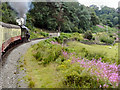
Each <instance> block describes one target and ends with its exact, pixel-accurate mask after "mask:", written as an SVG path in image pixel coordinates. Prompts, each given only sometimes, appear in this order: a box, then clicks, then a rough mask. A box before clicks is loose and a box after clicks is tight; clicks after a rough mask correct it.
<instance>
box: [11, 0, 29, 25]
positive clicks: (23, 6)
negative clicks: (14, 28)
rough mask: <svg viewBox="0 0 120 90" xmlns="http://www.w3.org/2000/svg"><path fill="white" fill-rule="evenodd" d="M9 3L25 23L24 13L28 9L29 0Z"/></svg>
mask: <svg viewBox="0 0 120 90" xmlns="http://www.w3.org/2000/svg"><path fill="white" fill-rule="evenodd" d="M9 5H10V6H11V7H12V8H13V9H14V10H15V11H16V12H17V13H18V17H19V19H21V18H23V19H24V23H23V22H22V23H21V25H22V24H26V14H27V12H28V11H29V10H30V5H31V0H23V2H9Z"/></svg>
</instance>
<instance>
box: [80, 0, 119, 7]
mask: <svg viewBox="0 0 120 90" xmlns="http://www.w3.org/2000/svg"><path fill="white" fill-rule="evenodd" d="M78 1H79V2H80V3H81V4H84V5H85V6H90V5H92V4H94V5H97V6H99V7H100V6H101V5H104V6H108V7H112V8H117V7H118V2H119V1H120V0H78Z"/></svg>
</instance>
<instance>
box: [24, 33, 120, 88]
mask: <svg viewBox="0 0 120 90" xmlns="http://www.w3.org/2000/svg"><path fill="white" fill-rule="evenodd" d="M75 34H76V33H74V34H73V35H72V34H65V33H62V35H61V36H60V37H54V38H50V39H47V40H45V41H41V42H40V43H38V44H36V45H34V46H32V47H31V48H30V49H29V50H28V52H27V53H26V54H25V56H24V61H25V64H23V67H24V68H26V73H27V76H26V77H27V81H28V82H29V87H31V88H116V87H118V69H117V66H118V63H117V58H116V57H118V52H117V44H115V45H114V46H108V45H104V46H101V45H88V44H83V43H80V41H79V40H83V36H82V35H81V34H78V33H77V34H78V35H80V36H81V38H79V40H78V39H75V38H76V37H77V36H78V35H75ZM75 36H76V37H75ZM70 38H72V40H73V38H74V39H75V40H74V41H71V40H70ZM66 39H69V40H70V41H67V42H66ZM109 47H112V48H111V49H110V48H109ZM111 52H112V54H111Z"/></svg>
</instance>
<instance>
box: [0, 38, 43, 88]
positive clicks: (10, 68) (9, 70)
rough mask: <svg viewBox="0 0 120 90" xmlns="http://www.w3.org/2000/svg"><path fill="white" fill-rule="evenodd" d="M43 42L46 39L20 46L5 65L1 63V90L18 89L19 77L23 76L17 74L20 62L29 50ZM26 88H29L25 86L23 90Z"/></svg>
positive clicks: (13, 51) (10, 55)
mask: <svg viewBox="0 0 120 90" xmlns="http://www.w3.org/2000/svg"><path fill="white" fill-rule="evenodd" d="M41 40H44V39H39V40H35V41H31V42H28V43H24V44H22V45H20V46H18V47H17V48H15V49H13V50H12V51H11V52H10V53H9V55H8V56H7V58H5V63H4V65H2V64H1V62H0V72H1V73H0V90H1V89H2V88H18V77H20V76H21V74H20V73H17V72H19V71H18V68H17V66H18V65H19V63H18V61H19V59H20V58H21V56H22V55H24V54H25V53H26V51H27V50H28V48H30V47H31V46H32V45H34V44H36V43H38V42H40V41H41ZM25 87H27V86H26V85H23V87H21V88H25Z"/></svg>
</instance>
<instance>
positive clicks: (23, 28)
mask: <svg viewBox="0 0 120 90" xmlns="http://www.w3.org/2000/svg"><path fill="white" fill-rule="evenodd" d="M21 38H22V40H23V42H27V41H29V38H30V33H29V29H28V28H27V27H26V26H24V25H23V26H21Z"/></svg>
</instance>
